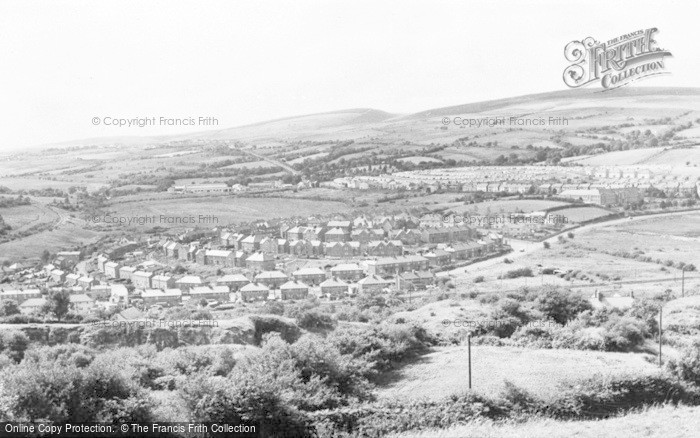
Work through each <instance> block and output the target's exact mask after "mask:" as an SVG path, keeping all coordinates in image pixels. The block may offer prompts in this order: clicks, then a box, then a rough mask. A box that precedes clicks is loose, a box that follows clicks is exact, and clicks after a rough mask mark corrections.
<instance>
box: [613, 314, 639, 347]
mask: <svg viewBox="0 0 700 438" xmlns="http://www.w3.org/2000/svg"><path fill="white" fill-rule="evenodd" d="M604 327H605V334H604V338H603V339H604V342H605V350H606V351H630V350H632V349H633V348H636V347H638V346H639V345H641V344H642V343H644V338H645V337H646V335H647V331H646V327H645V325H644V322H642V321H640V320H638V319H634V318H631V317H627V316H625V317H620V318H617V319H614V320H612V321H609V322H608V323H607V324H605V326H604Z"/></svg>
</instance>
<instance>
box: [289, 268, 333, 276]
mask: <svg viewBox="0 0 700 438" xmlns="http://www.w3.org/2000/svg"><path fill="white" fill-rule="evenodd" d="M292 275H326V273H325V272H324V271H323V269H321V268H301V269H297V270H296V271H294V272H292Z"/></svg>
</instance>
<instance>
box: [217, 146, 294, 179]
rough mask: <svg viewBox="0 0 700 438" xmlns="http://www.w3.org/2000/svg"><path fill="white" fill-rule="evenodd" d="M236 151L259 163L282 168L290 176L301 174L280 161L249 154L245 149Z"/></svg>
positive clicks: (253, 153) (252, 153)
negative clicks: (253, 158) (264, 162)
mask: <svg viewBox="0 0 700 438" xmlns="http://www.w3.org/2000/svg"><path fill="white" fill-rule="evenodd" d="M229 147H230V148H232V149H233V146H229ZM236 150H239V151H241V152H243V153H244V154H248V155H251V156H253V157H255V158H257V159H259V160H261V161H267V162H268V163H270V164H273V165H275V166H279V167H281V168H283V169H284V170H286V171H287V172H289V173H291V174H292V175H300V174H301V172H299V171H297V170H295V169H294V168H293V167H292V166H290V165H288V164H285V163H283V162H281V161H278V160H275V159H272V158H270V157H266V156H264V155H260V154H256V153H255V152H251V151H249V150H246V149H236Z"/></svg>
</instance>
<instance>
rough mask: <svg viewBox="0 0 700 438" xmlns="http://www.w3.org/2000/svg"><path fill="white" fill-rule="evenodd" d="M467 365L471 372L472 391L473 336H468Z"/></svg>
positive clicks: (470, 383) (470, 385)
mask: <svg viewBox="0 0 700 438" xmlns="http://www.w3.org/2000/svg"><path fill="white" fill-rule="evenodd" d="M467 364H468V367H469V368H468V370H469V389H470V390H471V389H472V335H471V333H469V334H468V335H467Z"/></svg>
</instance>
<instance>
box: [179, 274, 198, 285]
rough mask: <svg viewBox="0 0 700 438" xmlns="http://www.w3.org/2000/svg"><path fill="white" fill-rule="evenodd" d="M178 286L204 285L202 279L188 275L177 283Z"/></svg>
mask: <svg viewBox="0 0 700 438" xmlns="http://www.w3.org/2000/svg"><path fill="white" fill-rule="evenodd" d="M175 283H176V284H203V282H202V279H201V278H199V277H198V276H196V275H186V276H184V277H182V278H181V279H179V280H177V281H176V282H175Z"/></svg>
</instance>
